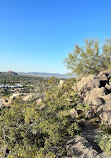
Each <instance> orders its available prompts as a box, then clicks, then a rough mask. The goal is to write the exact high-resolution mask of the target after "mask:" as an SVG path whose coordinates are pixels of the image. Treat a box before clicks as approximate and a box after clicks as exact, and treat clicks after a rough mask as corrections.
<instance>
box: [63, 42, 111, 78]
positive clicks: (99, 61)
mask: <svg viewBox="0 0 111 158" xmlns="http://www.w3.org/2000/svg"><path fill="white" fill-rule="evenodd" d="M64 63H65V65H66V67H67V68H68V69H69V70H71V73H72V74H74V75H77V76H84V75H88V74H98V73H99V72H100V71H103V70H111V39H106V41H105V42H104V43H103V45H102V48H100V44H99V41H98V40H97V39H90V40H85V45H84V46H82V47H80V46H79V45H75V49H73V51H72V52H71V53H69V54H68V58H65V60H64Z"/></svg>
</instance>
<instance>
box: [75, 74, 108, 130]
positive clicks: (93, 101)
mask: <svg viewBox="0 0 111 158" xmlns="http://www.w3.org/2000/svg"><path fill="white" fill-rule="evenodd" d="M110 78H111V72H108V71H106V72H101V73H100V74H99V75H98V76H97V77H96V76H94V75H89V76H87V77H83V78H82V79H81V80H80V81H79V82H78V83H77V90H78V93H79V95H80V96H81V97H82V98H83V100H84V102H85V103H87V104H88V105H89V106H90V108H91V109H92V110H93V112H94V113H96V114H97V115H98V116H99V118H100V119H101V122H102V123H103V124H105V125H106V126H108V127H110V128H111V85H109V79H110Z"/></svg>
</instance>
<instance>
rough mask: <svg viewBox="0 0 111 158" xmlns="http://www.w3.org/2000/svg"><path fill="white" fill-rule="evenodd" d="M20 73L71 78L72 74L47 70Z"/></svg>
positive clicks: (20, 73)
mask: <svg viewBox="0 0 111 158" xmlns="http://www.w3.org/2000/svg"><path fill="white" fill-rule="evenodd" d="M18 74H19V75H30V76H44V77H52V76H56V77H64V78H69V77H70V76H68V75H66V74H59V73H47V72H27V73H25V72H18Z"/></svg>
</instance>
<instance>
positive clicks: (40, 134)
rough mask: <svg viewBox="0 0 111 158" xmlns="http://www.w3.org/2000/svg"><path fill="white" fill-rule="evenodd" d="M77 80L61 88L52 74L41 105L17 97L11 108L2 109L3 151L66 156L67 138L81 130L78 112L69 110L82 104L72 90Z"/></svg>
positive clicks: (0, 133)
mask: <svg viewBox="0 0 111 158" xmlns="http://www.w3.org/2000/svg"><path fill="white" fill-rule="evenodd" d="M74 82H76V81H75V79H68V80H67V81H65V82H64V83H63V85H62V87H58V79H56V78H54V77H53V78H51V79H49V80H48V81H47V82H46V85H47V86H48V87H49V88H45V93H46V98H45V99H44V100H43V101H42V102H41V103H40V105H37V104H36V102H35V101H31V102H23V101H22V99H21V98H18V99H16V100H14V101H13V103H12V104H11V108H2V109H1V111H0V122H1V124H0V147H1V153H0V154H1V155H2V156H7V157H8V158H15V157H23V158H25V157H27V158H28V157H29V158H30V157H31V158H33V157H48V158H49V157H59V156H65V155H66V150H65V140H66V139H67V137H68V136H74V135H75V134H79V133H80V130H81V129H80V127H79V125H78V121H77V120H78V116H77V113H76V112H75V115H74V112H73V113H71V112H70V110H71V109H72V108H73V110H76V107H77V106H78V108H79V105H80V104H81V105H82V104H83V103H82V101H81V99H80V97H79V96H78V95H77V93H76V92H75V91H74V90H73V89H72V87H73V85H74ZM47 86H46V87H47ZM51 86H52V88H51ZM42 105H44V106H43V108H41V107H42Z"/></svg>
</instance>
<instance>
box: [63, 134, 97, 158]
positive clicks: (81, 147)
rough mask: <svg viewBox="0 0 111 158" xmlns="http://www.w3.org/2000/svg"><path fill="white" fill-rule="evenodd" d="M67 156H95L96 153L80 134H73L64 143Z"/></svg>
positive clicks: (93, 157) (83, 157)
mask: <svg viewBox="0 0 111 158" xmlns="http://www.w3.org/2000/svg"><path fill="white" fill-rule="evenodd" d="M66 151H67V156H68V157H72V158H74V157H75V158H95V157H97V155H98V153H97V151H96V150H94V149H93V147H92V146H91V144H90V143H89V142H88V141H87V140H86V139H85V138H84V137H81V136H75V137H73V138H71V139H70V140H69V141H67V143H66Z"/></svg>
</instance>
